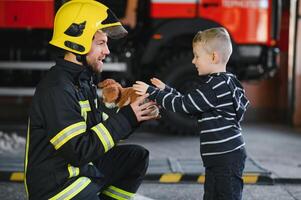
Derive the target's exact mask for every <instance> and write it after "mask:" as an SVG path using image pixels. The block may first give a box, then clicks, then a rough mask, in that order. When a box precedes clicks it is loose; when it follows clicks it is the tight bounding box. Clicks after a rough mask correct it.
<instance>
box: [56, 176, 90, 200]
mask: <svg viewBox="0 0 301 200" xmlns="http://www.w3.org/2000/svg"><path fill="white" fill-rule="evenodd" d="M90 182H91V180H90V179H89V178H87V177H80V178H78V179H77V180H76V181H75V182H74V183H72V184H71V185H69V186H68V187H67V188H65V189H64V190H63V191H61V192H60V193H58V194H57V195H55V196H54V197H52V198H51V199H50V200H69V199H72V198H73V197H74V196H75V195H77V194H78V193H80V192H81V191H82V190H83V189H84V188H85V187H87V185H89V183H90Z"/></svg>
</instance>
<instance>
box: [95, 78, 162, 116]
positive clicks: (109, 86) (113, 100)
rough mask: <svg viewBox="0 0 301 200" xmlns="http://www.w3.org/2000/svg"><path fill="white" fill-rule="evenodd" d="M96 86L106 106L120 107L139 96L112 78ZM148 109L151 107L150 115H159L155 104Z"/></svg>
mask: <svg viewBox="0 0 301 200" xmlns="http://www.w3.org/2000/svg"><path fill="white" fill-rule="evenodd" d="M97 86H98V88H100V89H101V91H102V98H103V102H104V104H105V105H106V107H108V108H115V107H118V108H121V107H123V106H126V105H129V104H131V103H132V102H134V101H135V100H136V99H137V98H138V97H139V96H140V95H138V94H136V92H135V90H134V89H133V88H132V87H126V88H123V87H122V86H121V85H120V84H119V83H118V82H116V81H115V80H113V79H105V80H104V81H102V82H100V83H98V85H97ZM146 101H147V99H146ZM148 109H153V111H152V115H154V116H155V117H156V118H159V117H160V115H159V114H160V113H159V109H158V107H157V106H151V107H149V108H148Z"/></svg>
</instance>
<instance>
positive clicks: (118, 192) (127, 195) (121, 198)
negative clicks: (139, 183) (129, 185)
mask: <svg viewBox="0 0 301 200" xmlns="http://www.w3.org/2000/svg"><path fill="white" fill-rule="evenodd" d="M102 193H103V194H105V195H107V196H109V197H112V198H114V199H117V200H127V199H131V198H132V197H133V196H134V193H131V192H127V191H125V190H122V189H120V188H117V187H115V186H110V187H108V188H107V189H106V190H104V191H103V192H102Z"/></svg>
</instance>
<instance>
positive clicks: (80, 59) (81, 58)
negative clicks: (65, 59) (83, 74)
mask: <svg viewBox="0 0 301 200" xmlns="http://www.w3.org/2000/svg"><path fill="white" fill-rule="evenodd" d="M75 56H76V60H77V61H78V62H81V63H82V64H83V65H84V66H86V67H89V65H88V63H87V55H86V54H85V55H80V54H76V55H75Z"/></svg>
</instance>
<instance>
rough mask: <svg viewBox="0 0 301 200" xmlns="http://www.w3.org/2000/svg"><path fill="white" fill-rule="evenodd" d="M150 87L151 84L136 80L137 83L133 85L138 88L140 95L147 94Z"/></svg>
mask: <svg viewBox="0 0 301 200" xmlns="http://www.w3.org/2000/svg"><path fill="white" fill-rule="evenodd" d="M148 87H149V85H148V84H146V83H144V82H142V81H136V83H135V84H134V85H133V88H134V90H136V94H139V95H144V94H146V91H147V89H148Z"/></svg>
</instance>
